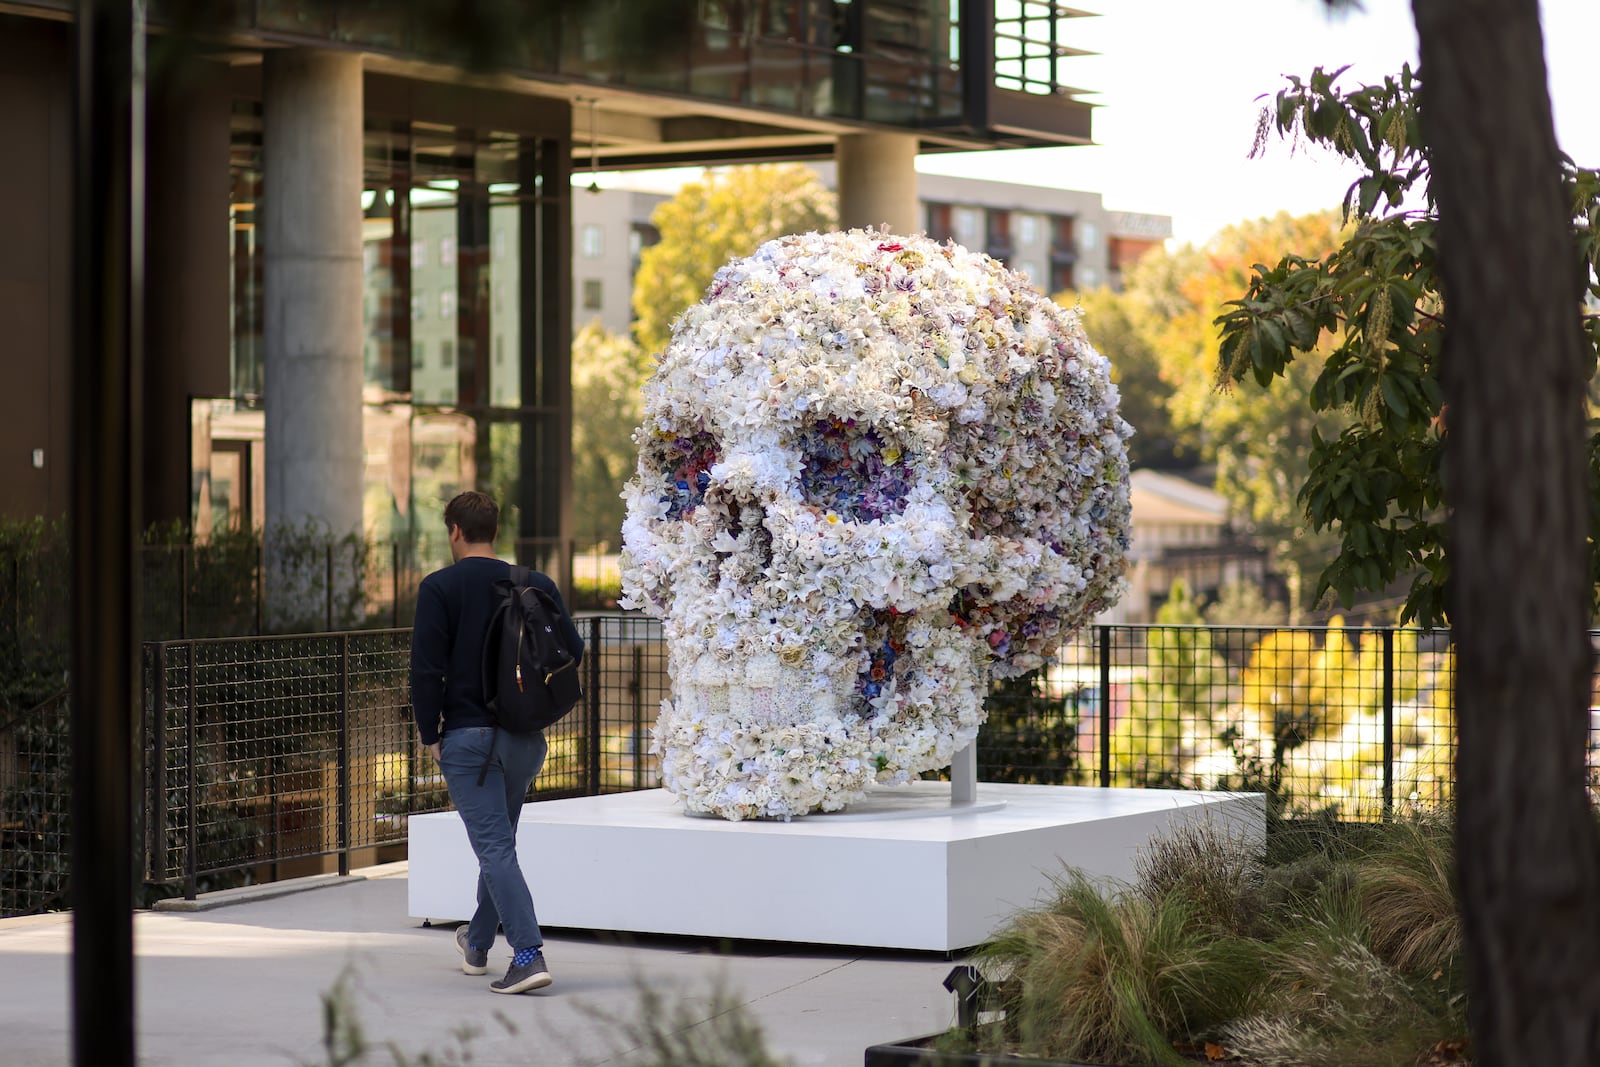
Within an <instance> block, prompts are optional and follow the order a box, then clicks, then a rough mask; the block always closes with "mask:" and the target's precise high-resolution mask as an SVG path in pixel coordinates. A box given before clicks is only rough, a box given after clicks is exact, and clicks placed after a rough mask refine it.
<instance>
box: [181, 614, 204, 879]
mask: <svg viewBox="0 0 1600 1067" xmlns="http://www.w3.org/2000/svg"><path fill="white" fill-rule="evenodd" d="M184 649H185V651H186V652H187V656H186V657H185V662H186V663H187V665H188V668H189V678H188V682H189V694H188V699H187V701H186V702H185V703H186V704H187V706H186V707H185V708H184V721H183V748H184V756H183V764H184V767H183V769H184V778H185V783H184V806H185V809H186V810H185V811H184V827H183V832H184V843H183V899H185V900H193V899H194V898H195V895H196V886H195V882H196V875H195V868H196V867H197V866H198V863H197V861H196V859H195V854H194V852H195V832H194V828H195V820H196V819H197V818H199V805H198V804H197V803H196V802H195V793H196V792H197V791H198V790H199V788H200V781H199V775H198V774H196V773H195V766H194V763H195V721H194V719H195V708H194V696H195V684H194V675H195V656H194V651H195V650H194V642H193V641H185V642H184Z"/></svg>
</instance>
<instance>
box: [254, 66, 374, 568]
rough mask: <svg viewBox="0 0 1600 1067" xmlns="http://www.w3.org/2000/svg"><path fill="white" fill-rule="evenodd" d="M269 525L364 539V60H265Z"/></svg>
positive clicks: (265, 390) (264, 244)
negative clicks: (311, 526)
mask: <svg viewBox="0 0 1600 1067" xmlns="http://www.w3.org/2000/svg"><path fill="white" fill-rule="evenodd" d="M262 98H263V108H262V119H263V124H262V156H263V175H262V187H263V188H262V205H261V212H260V214H261V219H262V234H261V245H262V254H263V256H264V260H265V262H264V279H263V287H264V293H263V302H264V304H265V310H264V320H263V323H262V330H263V333H264V335H265V336H264V339H263V340H264V344H265V348H266V359H265V368H264V370H265V381H264V382H263V388H262V392H263V394H264V400H265V404H266V421H267V432H266V466H267V472H266V475H267V502H266V504H267V506H266V511H267V514H266V523H267V526H268V528H269V529H272V528H276V527H278V526H280V525H282V524H285V523H293V524H301V523H305V522H307V521H312V522H318V523H323V524H326V526H327V528H328V531H329V532H330V533H332V534H333V535H334V536H342V535H344V534H347V533H352V532H359V531H360V530H361V526H362V521H361V497H362V483H363V450H362V439H361V379H362V363H361V344H362V319H361V306H362V296H363V294H362V275H361V253H362V247H361V183H362V143H361V115H362V95H361V57H360V56H358V55H355V54H353V53H346V52H333V51H318V50H313V49H299V48H296V49H282V50H275V51H269V52H268V53H267V54H266V58H265V69H264V71H263V81H262Z"/></svg>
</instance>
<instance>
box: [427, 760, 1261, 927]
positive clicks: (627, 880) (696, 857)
mask: <svg viewBox="0 0 1600 1067" xmlns="http://www.w3.org/2000/svg"><path fill="white" fill-rule="evenodd" d="M1197 818H1209V819H1212V820H1215V821H1218V822H1223V823H1226V824H1227V825H1229V826H1230V827H1233V828H1236V831H1237V832H1238V833H1239V834H1241V835H1242V836H1244V837H1246V838H1248V839H1250V840H1253V841H1256V842H1264V840H1265V833H1266V822H1265V808H1264V806H1263V802H1262V797H1261V795H1260V794H1245V793H1214V792H1186V791H1178V790H1154V789H1151V790H1144V789H1091V788H1078V787H1071V786H1029V785H998V784H992V783H982V784H980V785H979V786H978V791H977V801H976V803H974V804H972V805H968V806H965V807H952V806H951V805H950V786H949V785H948V784H947V783H942V782H911V783H908V784H907V785H905V786H901V787H898V788H894V789H882V790H878V791H875V792H874V793H872V794H871V795H869V797H868V798H867V799H866V800H864V801H862V802H861V803H859V804H857V805H854V806H852V807H851V808H850V810H849V811H846V812H842V813H838V814H829V815H811V816H807V817H806V818H804V819H796V820H794V821H793V822H788V823H782V822H740V823H732V822H726V821H724V820H722V819H715V818H697V817H692V816H688V815H685V814H684V813H683V811H682V809H681V808H680V807H679V806H678V804H677V801H676V800H675V799H674V798H673V797H672V795H671V794H669V793H667V792H665V791H664V790H660V789H653V790H647V791H644V792H637V793H617V794H612V795H609V796H600V797H583V798H580V799H576V800H553V801H545V802H542V803H538V804H529V805H528V806H526V807H525V808H523V810H522V817H521V820H520V822H519V824H518V827H517V854H518V857H519V858H520V860H521V863H522V869H523V872H524V873H525V874H526V876H527V879H528V886H529V888H530V889H531V890H532V891H533V900H534V905H535V907H536V908H537V910H538V915H539V923H540V925H542V926H548V927H564V928H577V929H593V930H621V931H631V932H636V933H661V934H690V935H697V936H704V937H727V938H750V939H756V940H770V941H797V942H810V943H817V944H831V945H859V946H874V947H883V948H903V949H922V950H931V951H938V952H948V951H953V950H955V949H960V948H966V947H969V946H972V945H975V944H978V943H979V942H981V941H983V940H984V939H985V938H987V937H988V936H989V935H990V934H992V933H994V932H995V931H996V930H997V929H998V928H999V927H1000V926H1001V925H1002V924H1003V923H1004V922H1005V920H1006V919H1007V918H1008V917H1009V916H1010V915H1011V914H1012V913H1014V912H1015V911H1016V910H1017V909H1019V908H1022V907H1026V906H1028V905H1030V904H1033V903H1035V902H1036V901H1038V900H1040V899H1042V898H1044V897H1045V896H1047V895H1048V894H1049V893H1050V890H1051V878H1052V877H1053V876H1059V875H1060V874H1061V872H1062V868H1063V866H1064V865H1067V866H1072V867H1077V868H1080V869H1082V870H1084V871H1086V872H1087V873H1089V874H1090V875H1092V876H1095V877H1099V878H1116V879H1128V878H1130V877H1131V875H1132V873H1133V859H1134V854H1135V853H1136V852H1137V851H1138V850H1139V849H1140V848H1141V847H1142V846H1143V845H1144V844H1145V843H1146V842H1147V841H1148V840H1150V838H1152V837H1153V836H1156V835H1158V834H1161V833H1163V832H1165V831H1167V830H1169V829H1170V828H1171V827H1173V826H1174V825H1176V824H1178V823H1179V822H1181V821H1184V820H1188V819H1197ZM409 868H410V874H409V881H410V889H409V893H410V900H409V906H410V913H411V915H412V916H413V917H414V918H426V919H434V920H456V919H467V918H470V917H471V915H472V911H473V908H474V907H475V904H476V898H475V893H476V885H477V875H478V865H477V860H476V859H475V858H474V856H473V854H472V848H471V846H470V845H469V844H468V842H467V835H466V831H465V830H464V829H463V828H462V825H461V821H460V818H459V817H458V816H457V815H456V814H455V813H454V812H442V813H438V814H433V815H413V816H412V817H411V819H410V864H409Z"/></svg>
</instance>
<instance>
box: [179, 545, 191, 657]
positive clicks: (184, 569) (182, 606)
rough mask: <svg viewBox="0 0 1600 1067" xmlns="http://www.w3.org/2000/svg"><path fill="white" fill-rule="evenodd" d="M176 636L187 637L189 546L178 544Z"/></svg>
mask: <svg viewBox="0 0 1600 1067" xmlns="http://www.w3.org/2000/svg"><path fill="white" fill-rule="evenodd" d="M178 582H179V585H180V588H179V590H178V636H179V637H181V638H183V639H184V640H188V638H189V546H188V545H179V546H178Z"/></svg>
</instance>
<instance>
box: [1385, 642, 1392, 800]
mask: <svg viewBox="0 0 1600 1067" xmlns="http://www.w3.org/2000/svg"><path fill="white" fill-rule="evenodd" d="M1393 817H1394V627H1393V626H1385V627H1384V628H1383V821H1384V822H1388V821H1389V820H1390V819H1392V818H1393Z"/></svg>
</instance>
